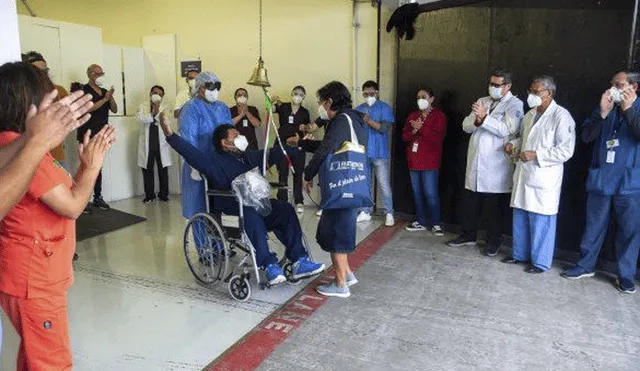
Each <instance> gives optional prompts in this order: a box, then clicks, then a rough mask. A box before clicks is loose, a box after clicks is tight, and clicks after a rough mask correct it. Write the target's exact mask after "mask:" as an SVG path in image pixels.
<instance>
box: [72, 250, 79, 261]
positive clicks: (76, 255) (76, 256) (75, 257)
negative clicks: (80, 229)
mask: <svg viewBox="0 0 640 371" xmlns="http://www.w3.org/2000/svg"><path fill="white" fill-rule="evenodd" d="M76 260H78V254H77V253H75V252H74V253H73V261H76Z"/></svg>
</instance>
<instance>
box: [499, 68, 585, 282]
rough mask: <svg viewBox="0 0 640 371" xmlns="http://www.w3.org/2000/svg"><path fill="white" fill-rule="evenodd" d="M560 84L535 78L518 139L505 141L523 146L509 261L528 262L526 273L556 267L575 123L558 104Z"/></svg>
mask: <svg viewBox="0 0 640 371" xmlns="http://www.w3.org/2000/svg"><path fill="white" fill-rule="evenodd" d="M555 95H556V83H555V81H554V79H553V78H552V77H550V76H539V77H536V78H535V79H533V82H532V83H531V85H530V88H529V97H528V98H527V105H528V106H529V107H530V108H531V110H530V111H529V112H527V115H526V116H525V117H524V120H523V121H522V127H521V129H520V135H519V138H517V139H514V140H512V141H511V142H509V143H508V144H507V145H506V146H505V151H506V152H507V153H509V154H510V153H511V152H513V151H514V149H518V151H517V152H519V156H518V159H519V161H518V162H517V164H516V170H515V173H514V175H513V183H514V185H513V194H512V195H511V207H512V208H513V254H512V256H510V257H507V258H505V259H503V260H502V262H503V263H507V264H527V268H526V270H525V272H527V273H532V274H538V273H542V272H545V271H547V270H548V269H549V268H551V262H552V261H553V251H554V249H555V243H556V219H557V216H558V204H559V203H560V192H561V190H562V177H563V173H564V163H565V162H567V161H569V159H570V158H571V157H572V156H573V151H574V148H575V145H576V132H575V126H576V123H575V122H574V121H573V118H572V117H571V114H570V113H569V111H567V110H566V109H565V108H563V107H561V106H560V105H558V104H557V103H556V101H555V100H554V97H555Z"/></svg>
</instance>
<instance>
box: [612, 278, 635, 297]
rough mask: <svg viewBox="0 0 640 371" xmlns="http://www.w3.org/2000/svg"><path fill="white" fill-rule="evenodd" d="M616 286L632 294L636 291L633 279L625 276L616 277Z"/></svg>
mask: <svg viewBox="0 0 640 371" xmlns="http://www.w3.org/2000/svg"><path fill="white" fill-rule="evenodd" d="M616 288H617V289H618V291H620V292H622V293H625V294H634V293H635V292H636V285H635V284H634V283H633V281H632V280H628V279H625V278H618V279H617V280H616Z"/></svg>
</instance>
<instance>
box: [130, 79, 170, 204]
mask: <svg viewBox="0 0 640 371" xmlns="http://www.w3.org/2000/svg"><path fill="white" fill-rule="evenodd" d="M163 98H164V89H163V88H162V86H157V85H156V86H154V87H153V88H151V92H150V93H149V103H143V104H141V105H140V108H139V109H138V115H137V117H138V122H139V123H140V124H141V125H142V127H141V130H140V138H139V140H138V166H140V167H141V168H142V176H143V177H144V193H145V198H144V200H143V202H144V203H149V202H152V201H154V200H155V199H156V194H155V184H154V183H155V182H154V178H155V175H154V171H153V167H154V164H156V165H157V167H158V178H159V180H160V192H159V193H158V199H160V201H165V202H166V201H169V170H168V167H169V166H171V165H172V162H171V147H170V146H169V144H167V140H166V138H165V136H164V133H163V132H162V130H160V128H159V126H158V124H159V122H160V119H159V117H160V113H162V112H163V111H164V109H165V107H164V105H163V103H162V99H163Z"/></svg>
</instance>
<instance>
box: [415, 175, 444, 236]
mask: <svg viewBox="0 0 640 371" xmlns="http://www.w3.org/2000/svg"><path fill="white" fill-rule="evenodd" d="M409 173H410V175H411V188H412V189H413V200H414V201H415V203H416V216H417V219H418V223H420V224H421V225H423V226H425V227H427V226H434V225H440V222H441V216H440V194H439V192H438V179H439V171H438V170H411V171H409ZM427 212H428V213H429V222H430V223H431V224H427Z"/></svg>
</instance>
